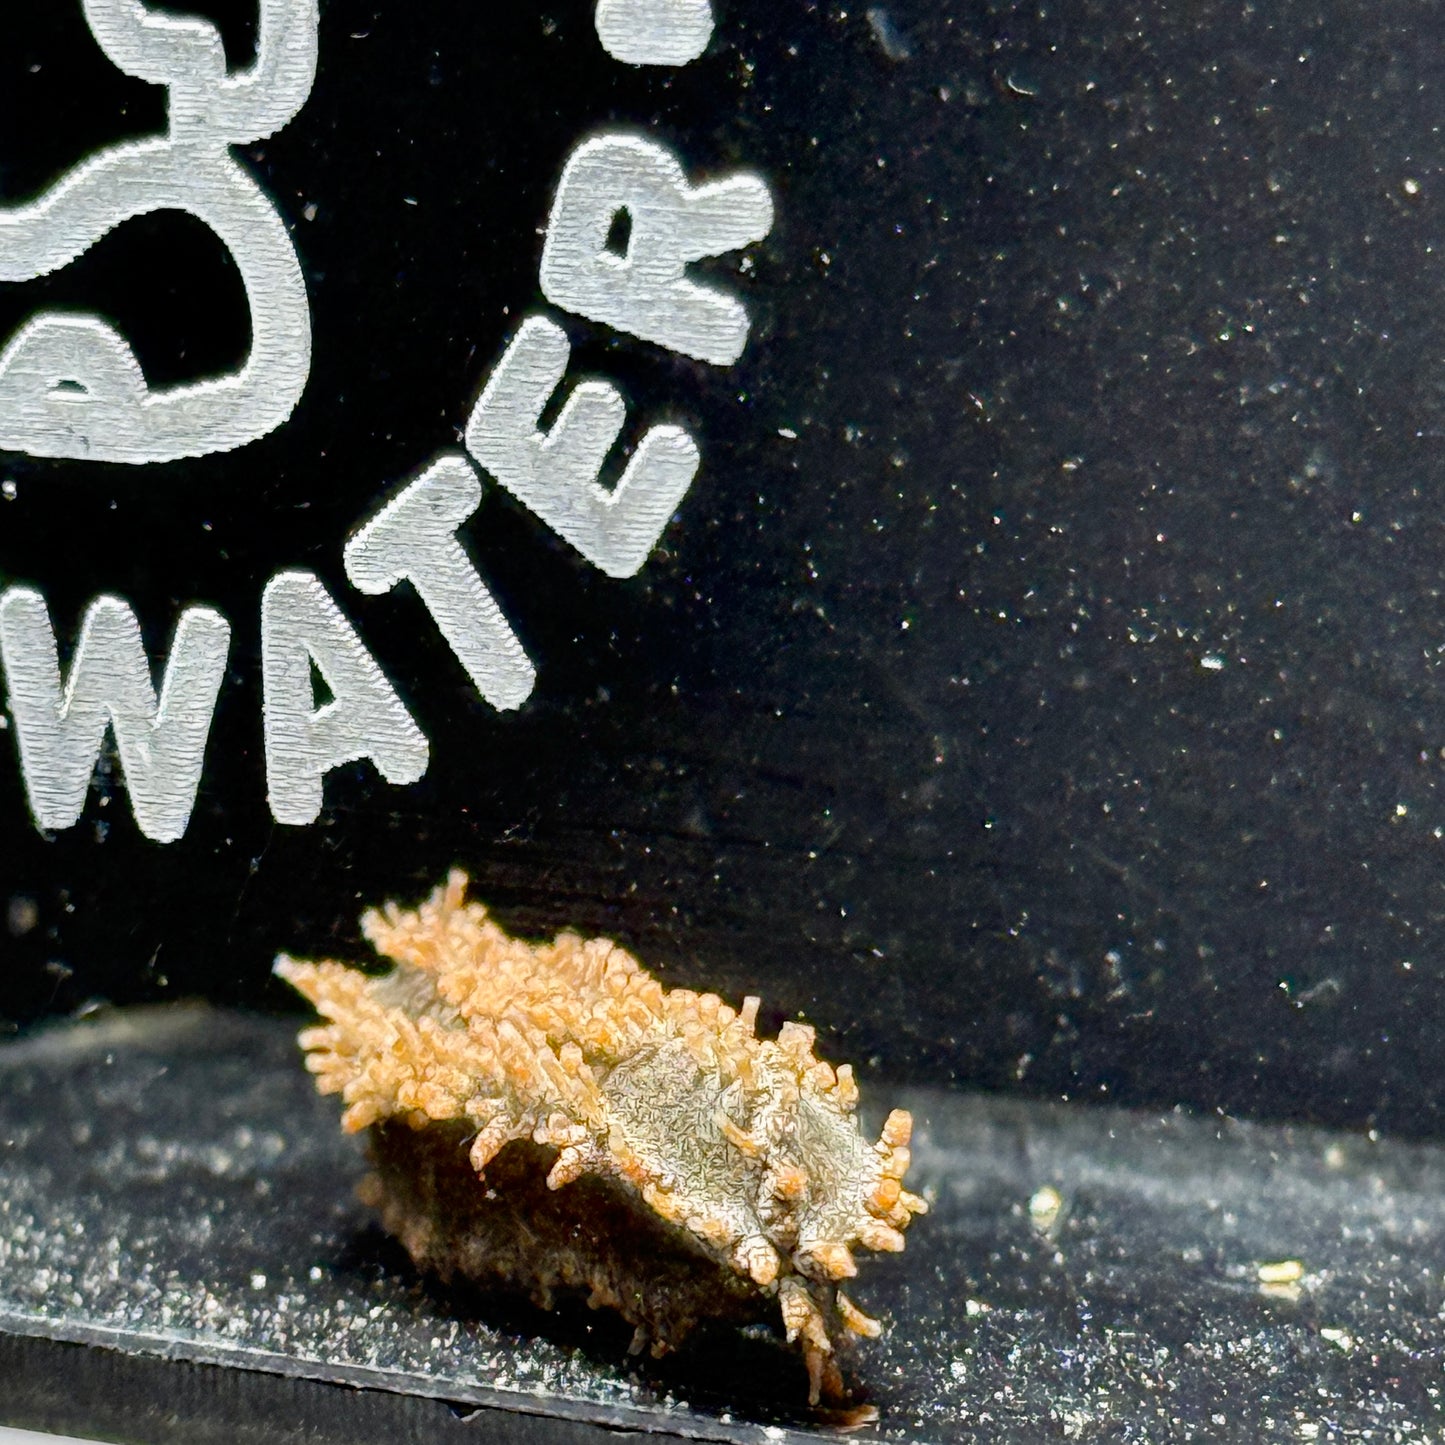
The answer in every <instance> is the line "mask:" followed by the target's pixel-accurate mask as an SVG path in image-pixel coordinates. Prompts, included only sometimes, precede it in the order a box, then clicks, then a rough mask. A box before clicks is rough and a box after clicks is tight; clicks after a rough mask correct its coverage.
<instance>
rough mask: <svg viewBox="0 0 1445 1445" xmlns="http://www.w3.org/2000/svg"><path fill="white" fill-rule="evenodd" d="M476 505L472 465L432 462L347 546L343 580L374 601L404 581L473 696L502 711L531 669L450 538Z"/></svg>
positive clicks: (525, 690) (529, 679)
mask: <svg viewBox="0 0 1445 1445" xmlns="http://www.w3.org/2000/svg"><path fill="white" fill-rule="evenodd" d="M481 503H482V484H481V483H480V482H479V481H478V480H477V474H476V472H475V471H474V470H473V468H472V464H471V463H470V462H469V461H468V460H467V459H466V458H465V457H464V456H462V455H460V454H459V453H451V454H449V455H446V456H442V457H438V458H437V460H436V461H434V462H433V463H432V464H431V466H429V467H428V468H427V469H426V471H424V472H423V473H422V474H421V476H419V477H418V478H417V479H416V480H415V481H414V482H412V483H411V484H410V485H409V486H408V487H407V488H406V489H405V491H403V492H402V493H401V494H400V495H399V496H397V497H394V498H393V499H392V500H391V501H390V502H388V503H387V504H386V505H385V506H384V507H383V508H382V509H381V511H379V512H378V513H377V514H376V516H374V517H373V518H372V519H371V520H370V521H369V522H367V523H366V524H365V526H363V527H362V528H361V530H360V531H359V532H357V534H356V535H355V536H354V537H353V538H352V539H351V540H350V541H349V542H348V543H347V544H346V575H347V576H348V577H349V578H350V579H351V584H352V586H353V587H355V588H357V589H358V590H359V591H361V592H366V593H369V594H371V595H373V596H376V595H379V594H381V593H383V592H389V591H390V590H391V589H392V588H393V587H395V586H397V585H398V584H399V583H401V582H404V581H405V582H410V583H411V585H412V586H413V587H414V588H415V589H416V593H417V596H419V597H420V598H421V600H422V604H423V606H425V608H426V609H427V611H428V612H430V613H431V615H432V620H433V621H434V622H435V623H436V625H437V627H438V628H439V629H440V630H441V634H442V636H443V637H445V638H446V640H447V642H448V643H450V644H451V649H452V651H453V652H455V653H456V655H457V659H458V660H459V661H460V662H461V664H462V666H463V667H464V668H466V670H467V674H468V676H469V677H470V678H471V679H472V681H473V682H474V683H475V684H476V687H477V691H478V692H480V693H481V695H482V696H483V697H484V698H486V700H487V701H488V702H489V703H491V705H492V706H493V707H495V708H498V709H499V710H502V711H505V710H506V709H508V708H515V707H521V705H522V704H523V703H524V702H526V700H527V699H528V698H529V697H530V696H531V695H532V688H533V686H534V685H535V683H536V680H537V671H536V669H535V668H534V667H533V666H532V664H531V662H530V660H529V659H528V657H527V654H526V653H525V652H524V651H523V650H522V644H521V643H520V642H518V641H517V634H516V633H515V632H513V631H512V629H511V627H510V626H509V625H508V623H507V619H506V618H505V617H504V616H503V615H502V609H501V608H500V607H498V606H497V603H496V601H495V599H494V598H493V597H492V594H491V593H490V592H489V591H488V590H487V587H486V584H485V583H484V582H483V581H482V578H481V574H480V573H479V572H478V571H477V569H476V567H475V566H474V565H473V563H472V559H471V558H470V557H469V556H468V555H467V551H466V548H465V547H463V546H462V543H461V540H460V539H459V538H458V536H457V528H458V527H460V526H461V525H462V523H463V522H465V521H466V520H467V519H468V518H469V517H470V516H471V515H472V513H473V512H475V511H476V510H477V508H478V507H479V506H481Z"/></svg>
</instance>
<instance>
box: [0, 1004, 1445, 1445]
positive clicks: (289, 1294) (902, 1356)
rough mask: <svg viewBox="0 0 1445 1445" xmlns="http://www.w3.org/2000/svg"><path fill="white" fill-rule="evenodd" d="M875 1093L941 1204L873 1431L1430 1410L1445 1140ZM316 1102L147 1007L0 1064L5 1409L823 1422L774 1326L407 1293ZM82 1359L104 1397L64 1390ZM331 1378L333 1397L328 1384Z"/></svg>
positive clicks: (1104, 1426)
mask: <svg viewBox="0 0 1445 1445" xmlns="http://www.w3.org/2000/svg"><path fill="white" fill-rule="evenodd" d="M866 1102H867V1103H869V1104H874V1105H882V1104H884V1103H894V1102H902V1103H906V1104H907V1105H909V1106H910V1107H911V1108H913V1109H914V1110H915V1112H916V1113H917V1115H918V1116H919V1128H918V1132H917V1134H916V1137H915V1143H916V1148H915V1166H914V1168H915V1173H916V1177H917V1181H918V1183H919V1184H920V1185H921V1187H922V1188H923V1189H924V1191H925V1192H926V1194H927V1195H928V1197H929V1198H930V1200H931V1201H932V1203H933V1206H934V1210H933V1213H932V1214H931V1215H930V1216H928V1217H927V1218H925V1219H923V1220H920V1221H918V1223H917V1225H916V1227H915V1229H914V1230H913V1231H912V1232H911V1233H910V1238H909V1246H908V1249H907V1251H906V1253H904V1254H903V1255H901V1256H896V1257H891V1258H882V1259H869V1260H868V1261H867V1262H866V1263H865V1265H864V1266H863V1269H862V1272H861V1277H860V1279H859V1280H858V1281H857V1285H856V1290H855V1294H856V1297H857V1298H858V1299H859V1300H860V1302H862V1303H863V1304H864V1305H865V1307H868V1308H873V1309H881V1310H882V1311H883V1312H885V1314H886V1315H887V1316H888V1317H890V1318H891V1320H892V1329H891V1331H890V1333H889V1334H888V1335H887V1336H886V1337H885V1338H884V1339H883V1340H882V1341H880V1342H879V1343H877V1344H876V1345H869V1346H866V1347H864V1349H863V1350H862V1352H861V1354H860V1356H859V1358H858V1359H857V1360H856V1361H855V1362H854V1364H853V1366H852V1370H851V1374H852V1377H853V1379H854V1380H855V1382H856V1383H857V1384H858V1385H859V1386H860V1387H861V1388H862V1390H863V1391H864V1392H865V1393H866V1395H867V1397H868V1398H869V1399H871V1400H872V1402H873V1403H874V1404H876V1406H877V1407H878V1409H879V1411H880V1414H881V1418H880V1421H879V1423H878V1424H877V1425H876V1426H872V1427H869V1428H868V1429H867V1430H865V1431H864V1432H862V1433H863V1435H864V1436H870V1435H879V1436H883V1437H888V1438H903V1437H907V1438H910V1439H915V1440H926V1441H964V1440H968V1441H1000V1442H1003V1441H1008V1442H1019V1441H1033V1440H1044V1439H1076V1440H1118V1441H1125V1440H1130V1441H1141V1442H1142V1441H1148V1442H1155V1445H1157V1442H1172V1441H1185V1440H1200V1441H1204V1440H1209V1441H1241V1442H1245V1441H1249V1442H1254V1441H1272V1440H1278V1441H1286V1440H1288V1441H1299V1440H1321V1441H1325V1440H1345V1439H1357V1438H1362V1432H1364V1431H1366V1430H1373V1431H1376V1432H1380V1433H1379V1438H1388V1439H1394V1438H1399V1439H1401V1440H1408V1439H1423V1438H1427V1437H1428V1435H1429V1433H1430V1432H1432V1431H1435V1430H1438V1429H1439V1428H1440V1425H1441V1421H1442V1416H1441V1410H1440V1391H1441V1383H1440V1382H1441V1371H1442V1366H1445V1346H1442V1344H1441V1340H1440V1317H1441V1312H1442V1310H1445V1282H1442V1281H1445V1150H1441V1149H1437V1148H1431V1147H1424V1146H1418V1145H1408V1144H1401V1143H1389V1142H1376V1143H1372V1142H1370V1141H1368V1140H1366V1139H1363V1138H1354V1137H1349V1136H1339V1135H1331V1134H1327V1133H1323V1132H1320V1131H1315V1130H1309V1129H1293V1130H1285V1129H1274V1128H1263V1127H1260V1126H1255V1125H1247V1124H1239V1123H1235V1122H1232V1121H1229V1120H1222V1119H1215V1120H1202V1119H1191V1118H1188V1117H1185V1116H1183V1115H1178V1114H1172V1115H1167V1116H1163V1117H1156V1116H1148V1115H1141V1114H1131V1113H1126V1112H1123V1111H1118V1110H1112V1109H1082V1108H1077V1107H1075V1108H1060V1107H1053V1106H1047V1105H1038V1104H1027V1103H1021V1102H1015V1101H1009V1100H1003V1099H992V1100H990V1099H984V1098H968V1097H959V1096H952V1095H949V1094H946V1093H942V1092H938V1091H913V1092H910V1093H906V1094H904V1095H903V1096H902V1097H901V1098H898V1097H896V1096H895V1095H893V1094H892V1093H889V1092H887V1091H885V1090H883V1089H880V1088H876V1087H875V1088H871V1089H869V1091H868V1094H867V1095H866ZM335 1117H336V1111H335V1108H334V1106H333V1104H332V1103H331V1102H329V1101H326V1100H322V1099H319V1098H318V1097H317V1096H316V1095H315V1094H314V1093H313V1091H312V1088H311V1083H310V1080H309V1079H308V1077H307V1076H306V1075H305V1073H304V1072H303V1071H302V1069H301V1068H300V1065H299V1062H298V1059H297V1056H296V1053H295V1049H294V1044H293V1041H292V1039H291V1036H290V1030H289V1029H288V1028H286V1027H284V1026H280V1025H278V1024H276V1023H275V1022H267V1021H262V1020H257V1019H254V1018H248V1017H245V1016H238V1015H231V1014H222V1013H215V1012H210V1011H206V1010H180V1011H172V1012H154V1011H150V1012H146V1011H142V1012H138V1013H134V1014H129V1015H125V1014H122V1015H117V1016H114V1017H112V1018H110V1019H106V1020H100V1021H97V1022H95V1023H92V1024H90V1025H83V1026H78V1027H71V1028H67V1029H64V1030H61V1031H58V1032H54V1033H51V1034H49V1035H47V1036H42V1037H38V1038H36V1039H34V1040H32V1041H30V1042H27V1043H22V1044H19V1045H13V1046H9V1047H7V1048H6V1049H4V1050H3V1051H0V1222H3V1229H0V1336H3V1340H0V1371H3V1378H0V1421H9V1422H12V1423H20V1424H25V1423H29V1424H42V1425H49V1426H50V1427H52V1428H62V1427H66V1426H67V1422H69V1425H68V1427H69V1428H75V1422H76V1421H77V1420H78V1421H80V1422H82V1423H84V1422H89V1423H88V1424H87V1426H86V1428H89V1429H94V1430H100V1429H102V1428H106V1429H109V1430H110V1431H111V1432H112V1433H115V1434H116V1435H117V1436H118V1437H124V1438H135V1439H146V1440H160V1439H166V1440H182V1439H188V1438H201V1439H206V1438H218V1439H219V1438H242V1437H241V1436H232V1435H230V1434H228V1433H226V1432H228V1431H230V1430H232V1429H235V1428H243V1429H244V1428H250V1426H248V1425H247V1424H246V1422H247V1420H248V1419H250V1420H251V1421H252V1423H253V1424H255V1423H256V1422H259V1421H261V1420H264V1419H269V1418H273V1417H274V1418H275V1419H276V1420H277V1421H278V1422H280V1421H283V1420H289V1422H290V1423H289V1424H286V1425H285V1428H286V1429H293V1428H295V1429H297V1430H299V1429H300V1424H301V1422H305V1421H312V1422H313V1423H314V1426H315V1429H316V1432H317V1433H316V1435H315V1436H314V1437H313V1436H306V1437H305V1438H319V1439H323V1440H328V1441H329V1440H332V1439H338V1440H339V1439H340V1438H342V1435H343V1433H344V1432H345V1431H347V1430H350V1429H355V1430H356V1431H357V1432H358V1434H357V1435H356V1437H355V1438H357V1439H362V1440H367V1439H370V1438H372V1436H371V1435H370V1434H368V1433H367V1432H368V1431H370V1430H373V1429H377V1430H380V1429H383V1428H390V1429H394V1430H395V1431H396V1432H397V1435H398V1438H403V1439H404V1438H407V1434H406V1432H407V1431H411V1430H422V1429H423V1425H424V1422H425V1421H427V1420H430V1419H438V1420H439V1419H442V1418H443V1417H442V1416H440V1415H434V1414H428V1411H431V1410H433V1409H434V1407H433V1406H432V1405H426V1406H423V1405H419V1404H418V1403H417V1402H418V1401H431V1402H436V1401H445V1402H449V1403H450V1404H451V1405H452V1406H454V1407H456V1409H457V1410H458V1411H459V1413H460V1414H462V1415H466V1414H467V1413H468V1411H469V1410H470V1409H471V1408H473V1407H480V1408H481V1409H482V1414H481V1415H480V1416H479V1417H478V1419H477V1421H476V1422H475V1430H474V1433H473V1435H472V1436H471V1437H469V1438H482V1434H483V1432H484V1431H485V1432H486V1433H487V1435H488V1437H489V1438H490V1435H491V1434H492V1433H493V1432H495V1431H497V1430H503V1433H504V1434H505V1433H506V1432H507V1431H512V1433H513V1434H514V1435H515V1438H521V1439H527V1440H529V1441H533V1440H535V1441H550V1440H557V1441H562V1440H573V1439H581V1438H583V1436H584V1435H585V1433H586V1430H587V1428H588V1427H604V1428H606V1429H609V1430H616V1429H622V1430H644V1431H651V1432H657V1433H661V1434H664V1435H671V1436H677V1437H680V1438H687V1439H708V1440H718V1441H732V1442H756V1445H765V1442H768V1441H776V1440H778V1439H780V1438H783V1435H784V1434H793V1433H797V1432H801V1433H802V1434H804V1435H809V1436H811V1435H817V1434H819V1433H820V1431H821V1432H822V1433H829V1431H828V1427H827V1423H826V1421H820V1420H819V1419H818V1418H817V1417H813V1416H810V1415H809V1413H808V1411H807V1408H806V1406H805V1405H804V1404H803V1398H804V1393H805V1391H804V1386H803V1380H802V1370H801V1367H800V1366H799V1365H798V1363H797V1361H796V1359H795V1358H794V1357H793V1356H792V1355H791V1354H788V1353H786V1352H784V1351H783V1350H782V1349H781V1348H780V1346H779V1345H778V1344H777V1343H776V1342H775V1341H773V1340H771V1339H764V1338H747V1337H744V1336H737V1335H730V1334H723V1335H720V1336H718V1337H716V1338H713V1339H711V1340H709V1341H708V1342H707V1343H706V1344H705V1345H701V1346H699V1347H697V1348H689V1349H688V1350H687V1351H685V1352H684V1353H682V1354H680V1355H679V1356H677V1357H675V1358H674V1359H673V1360H671V1361H669V1362H666V1363H664V1364H661V1365H646V1366H643V1365H639V1364H637V1363H636V1362H629V1361H628V1359H627V1357H626V1354H625V1347H626V1341H627V1336H628V1333H629V1332H628V1331H627V1330H626V1328H625V1327H624V1328H616V1327H615V1322H614V1321H612V1320H611V1319H610V1318H609V1317H605V1316H602V1315H589V1314H588V1313H587V1312H586V1311H585V1310H581V1311H577V1312H573V1313H570V1314H561V1315H556V1316H546V1315H540V1314H537V1313H535V1312H532V1311H528V1310H516V1311H512V1310H508V1309H505V1308H504V1307H502V1306H499V1305H497V1304H496V1303H495V1302H493V1303H490V1304H488V1303H481V1302H478V1301H476V1300H459V1299H448V1298H445V1297H443V1296H440V1295H438V1294H435V1293H433V1292H431V1291H429V1290H427V1289H426V1288H424V1287H422V1286H421V1285H420V1284H419V1282H418V1281H417V1280H416V1279H415V1278H414V1277H413V1276H412V1274H411V1271H410V1270H409V1268H408V1267H407V1265H406V1263H405V1259H404V1256H402V1255H401V1253H400V1251H399V1250H398V1249H397V1248H396V1247H395V1246H394V1245H392V1244H390V1243H389V1242H387V1241H386V1240H385V1239H383V1238H382V1237H381V1236H380V1235H379V1234H378V1232H377V1231H376V1230H375V1227H374V1226H373V1225H371V1224H370V1223H369V1222H368V1217H367V1213H366V1211H365V1210H364V1209H363V1208H362V1207H361V1206H360V1205H359V1204H358V1203H356V1201H355V1199H354V1197H353V1192H352V1191H353V1188H354V1185H355V1181H356V1179H357V1177H358V1174H359V1172H360V1170H361V1162H360V1159H359V1156H358V1154H357V1152H356V1150H355V1148H354V1147H353V1145H352V1143H351V1142H349V1141H346V1140H345V1139H344V1138H343V1136H342V1135H341V1134H340V1132H339V1131H338V1130H337V1128H336V1123H335ZM1050 1191H1054V1193H1050ZM27 1341H28V1342H30V1343H25V1342H27ZM45 1342H49V1343H48V1344H47V1343H45ZM62 1344H63V1345H64V1346H65V1348H62ZM74 1346H84V1347H86V1351H87V1353H85V1354H83V1355H82V1356H80V1357H77V1355H76V1353H75V1350H74V1348H72V1347H74ZM77 1358H79V1359H80V1360H82V1361H83V1362H84V1363H83V1364H78V1363H77ZM157 1361H167V1362H170V1363H169V1364H167V1365H165V1366H164V1367H162V1366H160V1365H158V1364H157ZM198 1365H222V1366H225V1367H226V1368H225V1369H223V1370H220V1371H216V1372H211V1373H208V1372H207V1371H206V1370H199V1371H198V1370H197V1368H196V1366H198ZM132 1366H133V1368H132ZM101 1379H105V1380H109V1381H110V1382H111V1383H110V1384H108V1385H106V1386H105V1387H104V1389H103V1390H102V1389H101V1387H100V1386H98V1385H94V1384H92V1386H91V1388H94V1389H96V1390H97V1393H96V1394H95V1395H94V1396H92V1397H91V1398H88V1399H87V1398H84V1397H83V1395H82V1394H79V1393H77V1391H76V1390H75V1389H71V1390H69V1391H68V1392H67V1391H65V1390H64V1389H62V1388H61V1385H62V1383H63V1382H65V1381H91V1382H94V1381H97V1380H101ZM278 1380H280V1381H290V1382H292V1383H290V1384H285V1385H283V1384H281V1383H278ZM328 1384H329V1385H332V1386H344V1387H348V1388H346V1389H344V1390H343V1391H342V1392H341V1393H338V1394H336V1395H334V1396H333V1397H330V1398H331V1403H329V1404H328V1403H326V1401H327V1398H328V1397H327V1396H326V1394H325V1390H324V1389H323V1388H322V1387H323V1386H326V1385H328ZM352 1388H355V1389H360V1390H363V1391H365V1392H367V1394H366V1396H365V1398H364V1400H359V1399H358V1397H357V1396H355V1395H354V1394H352V1393H351V1389H352ZM172 1392H173V1393H174V1400H175V1419H174V1420H172V1421H171V1422H170V1423H169V1424H168V1423H167V1415H166V1412H167V1410H168V1408H169V1402H170V1400H171V1396H172ZM252 1400H254V1401H255V1404H254V1407H253V1406H252V1404H251V1403H250V1402H251V1401H252ZM278 1402H279V1403H278ZM66 1409H68V1410H69V1411H70V1413H69V1414H68V1415H67V1414H66V1413H65V1411H66ZM268 1411H270V1412H271V1414H269V1415H268V1414H267V1412H268ZM288 1412H289V1414H288ZM514 1417H515V1418H516V1420H517V1423H516V1428H515V1431H513V1430H512V1426H510V1425H504V1422H505V1421H507V1420H509V1419H512V1418H514ZM367 1421H370V1422H372V1423H370V1424H367V1423H365V1422H367ZM387 1421H390V1422H391V1424H390V1425H386V1424H385V1422H387ZM419 1421H420V1422H423V1424H418V1423H417V1422H419ZM177 1422H179V1423H177ZM376 1422H383V1423H381V1424H377V1423H376ZM408 1422H409V1423H408ZM277 1428H278V1429H280V1428H281V1425H280V1424H279V1423H278V1426H277ZM308 1428H311V1427H310V1426H308ZM451 1429H452V1427H451V1426H450V1425H448V1426H447V1427H446V1430H447V1431H448V1432H450V1431H451ZM208 1430H209V1431H211V1432H212V1434H211V1435H209V1436H208V1435H207V1434H206V1431H208ZM188 1431H193V1432H194V1433H191V1434H188V1433H187V1432H188ZM579 1431H581V1432H582V1434H579V1433H578V1432H579ZM278 1438H285V1436H284V1433H283V1434H282V1435H281V1436H279V1437H278ZM298 1438H300V1437H298ZM436 1438H438V1439H449V1438H451V1435H450V1433H443V1434H441V1435H438V1436H437V1437H436ZM458 1438H460V1436H459V1437H458Z"/></svg>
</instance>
